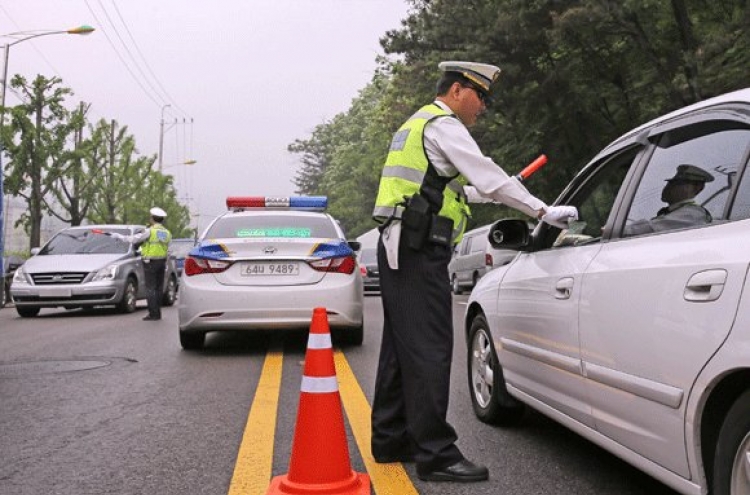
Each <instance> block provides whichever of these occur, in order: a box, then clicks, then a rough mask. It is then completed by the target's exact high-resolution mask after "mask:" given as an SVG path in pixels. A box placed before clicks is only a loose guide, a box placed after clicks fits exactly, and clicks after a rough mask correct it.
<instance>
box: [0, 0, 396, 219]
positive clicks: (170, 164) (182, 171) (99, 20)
mask: <svg viewBox="0 0 750 495" xmlns="http://www.w3.org/2000/svg"><path fill="white" fill-rule="evenodd" d="M407 8H408V6H407V4H406V3H405V0H224V1H222V2H206V1H201V2H199V1H197V0H124V1H123V0H121V1H118V2H115V0H0V34H3V35H4V34H8V33H14V32H18V31H32V32H34V31H37V30H39V31H42V30H65V29H69V28H73V27H76V26H80V25H82V24H88V25H90V26H93V27H94V28H96V31H95V32H94V33H93V34H90V35H88V36H73V35H65V34H61V35H50V36H44V37H40V38H38V39H34V40H28V41H24V42H21V43H19V44H17V45H14V46H12V47H11V48H10V57H9V69H8V74H9V77H8V78H9V79H10V78H12V76H13V75H14V74H19V73H20V74H23V75H25V76H27V78H33V77H35V76H36V75H37V74H43V75H45V76H47V77H51V76H58V77H60V78H62V80H63V85H64V86H67V87H70V88H71V89H72V90H73V91H74V93H75V94H74V95H73V96H72V97H71V98H69V100H68V104H69V105H68V106H69V108H72V106H73V105H75V104H77V103H78V102H79V101H81V100H82V101H86V102H88V103H91V104H92V107H91V111H90V114H89V120H90V121H92V122H95V121H97V120H99V119H101V118H104V119H107V120H111V119H114V120H117V121H118V122H119V123H120V124H121V125H127V126H128V130H129V132H130V133H131V134H132V135H134V136H135V140H136V143H137V146H138V148H139V151H140V153H141V154H143V155H153V154H156V153H157V152H158V150H159V137H160V134H161V132H160V121H161V116H162V112H163V115H164V120H165V122H166V123H165V126H164V133H163V137H164V153H163V155H162V156H163V165H164V172H165V173H166V172H169V173H171V174H173V175H174V176H175V178H176V181H177V186H178V190H179V195H180V196H181V197H182V198H186V197H189V198H191V199H190V207H191V211H192V212H193V213H194V214H196V215H200V217H201V221H200V224H201V226H202V227H203V226H205V223H206V222H207V221H208V220H210V217H211V216H213V215H216V214H218V213H220V212H222V211H223V210H224V199H225V197H226V196H228V195H264V194H265V195H290V194H292V193H293V191H294V185H293V184H292V182H291V179H292V177H293V176H294V173H295V171H296V170H297V167H298V164H299V161H298V156H297V155H292V154H290V153H288V152H287V151H286V148H287V145H289V144H290V143H291V142H293V141H294V140H295V139H307V138H308V137H310V135H311V132H312V130H313V129H314V127H315V126H316V125H318V124H322V123H324V122H326V121H327V120H329V119H331V118H332V117H334V116H335V115H336V114H338V113H340V112H343V111H345V110H347V109H348V108H349V105H350V103H351V101H352V99H353V98H355V97H356V96H357V94H358V92H359V90H361V89H363V88H364V87H365V85H366V84H367V83H368V82H369V81H370V79H371V77H372V75H373V73H374V71H375V68H376V61H375V59H376V57H377V56H378V55H380V54H382V49H381V48H380V44H379V39H380V38H381V37H382V36H383V35H384V34H385V32H386V31H388V30H390V29H395V28H398V27H400V21H401V19H403V18H405V17H406V14H407ZM12 41H13V40H12V39H10V38H6V37H3V38H0V44H3V45H4V44H7V43H8V42H12ZM113 45H114V48H113ZM6 100H7V104H8V105H13V104H16V103H17V102H18V99H17V98H16V96H15V95H14V94H13V93H11V92H10V91H9V92H8V93H7V95H6ZM165 105H170V106H168V107H166V106H165ZM175 120H176V121H177V124H175ZM385 145H387V143H386V144H385ZM185 160H196V161H197V163H196V164H195V165H193V166H189V167H188V166H184V165H181V163H182V162H184V161H185Z"/></svg>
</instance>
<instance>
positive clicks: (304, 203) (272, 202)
mask: <svg viewBox="0 0 750 495" xmlns="http://www.w3.org/2000/svg"><path fill="white" fill-rule="evenodd" d="M327 206H328V197H327V196H229V197H228V198H227V208H228V209H230V210H232V211H243V210H247V209H251V208H264V209H270V208H272V209H279V210H283V209H287V210H307V211H325V209H326V207H327Z"/></svg>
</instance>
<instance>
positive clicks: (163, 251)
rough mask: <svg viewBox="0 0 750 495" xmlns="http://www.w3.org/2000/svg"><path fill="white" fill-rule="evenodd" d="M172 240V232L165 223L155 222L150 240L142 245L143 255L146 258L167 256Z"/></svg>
mask: <svg viewBox="0 0 750 495" xmlns="http://www.w3.org/2000/svg"><path fill="white" fill-rule="evenodd" d="M171 241H172V234H171V233H170V232H169V231H168V230H167V229H165V228H164V226H163V225H161V224H158V223H157V224H154V225H153V226H152V227H151V235H149V237H148V240H147V241H146V242H144V243H143V244H142V245H141V255H142V256H143V257H144V258H166V257H167V251H168V250H169V243H170V242H171Z"/></svg>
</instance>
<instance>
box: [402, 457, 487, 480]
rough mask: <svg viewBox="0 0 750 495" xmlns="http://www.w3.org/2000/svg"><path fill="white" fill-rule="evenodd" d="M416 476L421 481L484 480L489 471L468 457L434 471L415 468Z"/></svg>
mask: <svg viewBox="0 0 750 495" xmlns="http://www.w3.org/2000/svg"><path fill="white" fill-rule="evenodd" d="M417 476H419V479H420V480H422V481H459V482H467V481H485V480H486V479H488V478H489V477H490V473H489V471H488V470H487V468H486V467H484V466H477V465H476V464H474V463H473V462H471V461H469V460H468V459H463V460H461V461H458V462H457V463H455V464H453V465H451V466H448V467H444V468H443V469H436V470H435V471H428V472H421V471H420V470H419V469H417Z"/></svg>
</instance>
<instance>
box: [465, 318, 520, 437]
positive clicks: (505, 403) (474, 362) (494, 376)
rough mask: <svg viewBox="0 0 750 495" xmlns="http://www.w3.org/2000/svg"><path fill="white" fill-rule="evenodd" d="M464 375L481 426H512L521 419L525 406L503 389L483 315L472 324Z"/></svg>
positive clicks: (498, 366) (503, 381)
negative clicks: (486, 424) (465, 373)
mask: <svg viewBox="0 0 750 495" xmlns="http://www.w3.org/2000/svg"><path fill="white" fill-rule="evenodd" d="M466 364H467V374H468V378H469V389H470V390H471V405H472V407H473V408H474V414H476V416H477V418H479V420H480V421H482V422H484V423H489V424H500V425H511V424H515V423H517V422H518V421H519V420H520V419H521V417H522V416H523V413H524V410H525V407H524V405H523V404H521V403H520V402H518V401H517V400H516V399H514V398H513V397H512V396H511V395H510V394H509V393H508V390H507V389H506V387H505V378H503V369H502V367H501V366H500V363H499V362H498V360H497V354H496V353H495V346H494V344H493V342H492V334H491V333H490V331H489V326H488V325H487V320H486V319H485V317H484V315H479V316H477V317H476V318H474V320H473V321H472V322H471V329H470V330H469V349H468V353H467V363H466Z"/></svg>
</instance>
